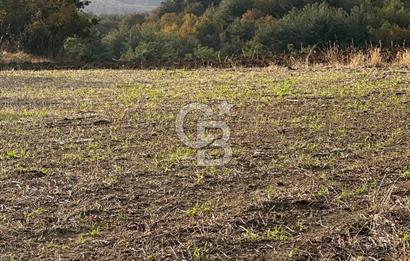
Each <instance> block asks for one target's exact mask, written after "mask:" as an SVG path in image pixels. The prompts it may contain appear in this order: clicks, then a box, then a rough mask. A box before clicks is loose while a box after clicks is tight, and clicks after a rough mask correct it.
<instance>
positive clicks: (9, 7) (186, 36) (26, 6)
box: [0, 0, 410, 62]
mask: <svg viewBox="0 0 410 261" xmlns="http://www.w3.org/2000/svg"><path fill="white" fill-rule="evenodd" d="M88 2H89V1H80V0H1V2H0V26H1V27H0V33H1V35H0V47H1V48H3V49H14V50H23V51H26V52H29V53H32V54H36V55H43V56H51V57H57V56H60V57H64V58H65V59H69V60H75V61H79V60H80V61H84V60H85V61H92V60H98V61H120V60H122V61H134V62H146V61H176V60H178V61H181V60H202V61H205V60H214V59H225V58H235V57H248V58H261V57H270V56H273V55H276V54H282V53H289V52H304V51H306V50H309V49H311V48H312V46H315V47H317V48H324V47H326V46H328V45H329V43H332V44H337V45H338V46H340V48H351V47H352V46H354V47H355V48H363V47H365V46H366V45H369V44H374V45H376V44H377V45H379V44H381V45H383V46H389V47H390V46H391V45H400V46H405V45H406V43H408V42H409V41H410V0H326V1H324V0H320V1H317V0H202V1H199V0H166V1H165V2H163V3H162V4H161V5H160V6H159V7H158V8H157V9H155V10H153V11H151V12H150V13H143V14H132V15H126V16H119V15H114V16H99V17H96V16H92V15H90V14H86V13H84V12H83V11H82V10H83V7H84V6H85V5H86V4H88Z"/></svg>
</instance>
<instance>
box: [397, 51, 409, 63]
mask: <svg viewBox="0 0 410 261" xmlns="http://www.w3.org/2000/svg"><path fill="white" fill-rule="evenodd" d="M396 62H397V63H398V64H400V65H405V66H410V50H405V51H402V52H399V53H398V54H397V58H396Z"/></svg>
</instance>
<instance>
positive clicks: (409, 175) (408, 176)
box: [401, 169, 410, 179]
mask: <svg viewBox="0 0 410 261" xmlns="http://www.w3.org/2000/svg"><path fill="white" fill-rule="evenodd" d="M401 176H402V177H403V178H406V179H410V169H407V170H405V171H402V172H401Z"/></svg>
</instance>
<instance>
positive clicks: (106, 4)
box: [85, 0, 161, 14]
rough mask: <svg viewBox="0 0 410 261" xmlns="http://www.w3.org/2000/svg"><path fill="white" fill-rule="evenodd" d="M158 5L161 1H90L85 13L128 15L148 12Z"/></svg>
mask: <svg viewBox="0 0 410 261" xmlns="http://www.w3.org/2000/svg"><path fill="white" fill-rule="evenodd" d="M160 3H161V0H92V1H91V4H90V5H89V6H87V7H86V9H85V11H86V12H91V13H95V14H128V13H135V12H146V11H150V10H152V9H153V8H155V7H157V6H159V4H160Z"/></svg>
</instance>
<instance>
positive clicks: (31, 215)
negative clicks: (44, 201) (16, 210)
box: [23, 208, 46, 223]
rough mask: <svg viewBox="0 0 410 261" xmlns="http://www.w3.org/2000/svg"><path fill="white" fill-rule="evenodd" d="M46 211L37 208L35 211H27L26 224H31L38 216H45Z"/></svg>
mask: <svg viewBox="0 0 410 261" xmlns="http://www.w3.org/2000/svg"><path fill="white" fill-rule="evenodd" d="M45 211H46V210H45V209H44V208H37V209H35V210H33V211H28V210H25V211H24V212H23V220H24V222H25V223H29V222H30V221H31V220H33V219H36V218H37V217H38V216H40V215H41V214H43V213H44V212H45Z"/></svg>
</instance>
